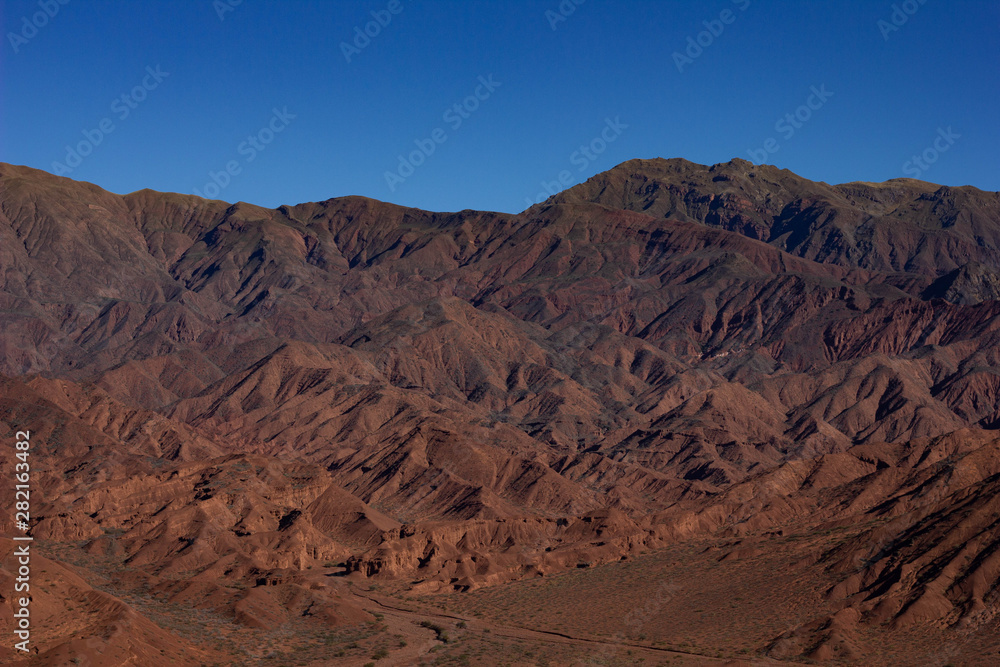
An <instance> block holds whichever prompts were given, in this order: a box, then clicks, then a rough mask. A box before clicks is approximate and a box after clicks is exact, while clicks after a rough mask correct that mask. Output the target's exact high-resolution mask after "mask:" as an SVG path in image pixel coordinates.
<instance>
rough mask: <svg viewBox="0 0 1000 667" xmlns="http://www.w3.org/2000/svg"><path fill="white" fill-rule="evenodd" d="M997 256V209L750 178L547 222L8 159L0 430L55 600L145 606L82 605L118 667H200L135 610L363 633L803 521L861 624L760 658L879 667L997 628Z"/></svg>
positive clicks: (658, 185)
mask: <svg viewBox="0 0 1000 667" xmlns="http://www.w3.org/2000/svg"><path fill="white" fill-rule="evenodd" d="M998 248H1000V196H998V195H997V193H988V192H981V191H979V190H976V189H974V188H968V187H963V188H951V187H939V186H935V185H932V184H929V183H923V182H919V181H912V180H908V179H896V180H893V181H889V182H887V183H882V184H870V183H849V184H843V185H827V184H825V183H813V182H811V181H807V180H805V179H802V178H799V177H797V176H795V175H794V174H791V173H790V172H787V171H784V170H778V169H775V168H773V167H768V166H754V165H752V164H750V163H748V162H745V161H742V160H733V161H732V162H729V163H726V164H720V165H714V166H712V167H705V166H701V165H695V164H693V163H690V162H687V161H684V160H632V161H629V162H626V163H624V164H622V165H619V166H618V167H616V168H615V169H612V170H611V171H609V172H606V173H604V174H599V175H598V176H595V177H594V178H592V179H590V180H589V181H587V182H586V183H584V184H581V185H579V186H576V187H574V188H571V189H570V190H568V191H566V192H564V193H561V194H559V195H557V196H555V197H553V198H551V199H550V200H548V201H547V202H545V203H543V204H540V205H537V206H534V207H532V208H530V209H528V210H527V211H525V212H523V213H521V214H518V215H506V214H499V213H488V212H479V211H462V212H459V213H449V214H443V213H431V212H426V211H420V210H415V209H408V208H403V207H399V206H394V205H390V204H384V203H381V202H377V201H373V200H369V199H365V198H361V197H346V198H341V199H331V200H328V201H325V202H314V203H306V204H299V205H296V206H282V207H279V208H277V209H264V208H260V207H257V206H253V205H249V204H245V203H242V202H241V203H237V204H232V205H228V204H225V203H222V202H217V201H214V202H209V201H206V200H202V199H199V198H197V197H191V196H185V195H177V194H164V193H156V192H152V191H148V190H143V191H140V192H136V193H132V194H130V195H126V196H118V195H114V194H111V193H108V192H105V191H103V190H101V189H100V188H97V187H96V186H93V185H90V184H86V183H77V182H74V181H70V180H68V179H63V178H57V177H54V176H51V175H49V174H46V173H44V172H40V171H37V170H33V169H29V168H26V167H17V166H13V165H6V164H2V165H0V269H2V271H0V332H2V333H0V374H2V376H0V436H3V437H6V438H7V440H6V441H7V442H10V441H11V438H12V437H13V433H14V432H15V431H17V430H22V429H25V428H30V429H31V430H32V432H33V436H32V437H33V442H37V443H38V445H37V446H36V448H35V449H34V450H33V453H32V456H33V457H35V458H34V459H33V460H35V461H36V462H37V464H38V468H37V469H38V471H39V473H38V478H37V481H36V482H35V483H36V484H37V488H38V493H37V497H38V500H37V501H36V503H35V505H34V509H33V520H32V530H33V534H34V535H35V537H36V538H37V539H38V540H39V541H40V543H43V544H49V545H53V547H52V548H53V550H52V551H51V552H48V554H47V557H48V558H49V559H50V560H49V561H46V562H47V563H51V568H52V571H53V572H56V571H57V570H58V569H59V568H63V569H65V571H66V572H69V571H70V570H69V569H68V568H70V567H74V568H76V571H77V572H78V575H74V576H79V577H83V578H84V579H86V578H88V577H90V578H91V579H92V581H93V583H94V584H96V582H97V581H98V579H100V581H102V582H103V583H102V584H101V585H102V586H103V585H105V584H107V586H111V587H114V590H115V591H116V592H120V593H121V596H120V597H115V596H114V595H111V594H110V593H104V592H101V591H97V590H94V591H87V589H86V588H85V587H86V586H87V585H88V584H84V583H80V582H77V583H74V586H76V587H77V588H76V589H74V592H73V593H72V595H76V596H78V597H79V596H83V597H81V598H80V599H81V602H80V604H81V605H83V604H87V605H91V606H94V605H96V607H94V609H95V610H94V611H88V612H87V614H88V616H87V619H90V620H88V621H87V623H91V624H93V623H98V624H103V625H101V626H100V627H102V628H103V627H109V628H110V627H124V626H122V625H121V624H122V623H125V621H124V620H122V619H126V620H127V621H128V623H129V624H130V625H129V628H132V629H131V630H129V631H130V632H135V633H137V635H136V636H138V637H140V640H138V641H137V643H136V644H135V646H133V647H132V648H128V647H127V646H125V645H119V644H117V643H115V642H116V641H117V640H114V639H113V637H114V636H117V635H114V634H113V633H112V634H111V635H108V637H112V638H111V639H107V640H106V641H107V642H108V643H107V644H106V645H105V644H102V645H101V647H91V648H93V650H95V651H98V648H99V649H100V650H99V651H98V652H99V653H100V652H104V651H107V652H108V655H112V654H113V655H116V656H117V655H119V653H120V654H121V655H120V658H119V657H116V658H114V659H115V660H119V661H120V662H121V663H122V664H125V662H126V661H127V660H132V661H133V663H136V661H137V664H160V663H159V662H156V660H161V659H162V660H165V661H166V662H164V663H163V664H168V663H169V654H168V653H162V652H161V651H160V647H161V645H162V644H163V642H166V641H168V639H165V638H164V637H165V636H166V635H163V636H161V634H160V633H164V632H167V631H166V630H164V629H163V628H161V627H159V626H158V625H156V623H154V621H153V620H150V619H151V618H153V616H150V617H148V618H147V616H146V615H144V612H141V611H137V610H136V609H135V608H133V607H131V606H129V604H130V603H128V602H125V601H123V600H124V598H126V597H128V596H129V595H138V594H139V593H137V591H141V592H142V594H143V595H147V594H149V592H150V591H152V592H153V593H152V594H153V595H154V599H155V600H158V601H159V603H162V604H166V605H178V604H186V605H193V606H196V607H198V608H199V609H203V610H204V611H205V613H211V614H216V615H218V617H219V618H224V619H226V622H227V623H233V624H235V625H236V626H239V627H244V628H256V629H259V630H268V631H270V630H275V629H280V628H287V627H290V624H292V625H294V624H295V623H300V622H302V621H301V618H303V617H306V618H308V619H312V620H315V621H316V622H322V623H325V624H327V625H328V626H344V625H350V624H357V623H363V622H365V621H371V619H372V616H371V615H369V614H368V612H367V611H366V609H367V607H365V605H366V604H367V603H366V602H363V601H359V600H358V599H357V598H356V597H351V594H350V593H349V591H348V590H347V588H346V585H345V584H344V583H343V582H344V581H354V580H355V579H357V578H362V579H370V580H373V581H380V582H396V583H399V584H400V585H403V584H405V585H406V586H410V587H412V589H413V590H414V591H418V592H442V591H456V590H457V591H473V590H480V589H483V588H484V587H489V586H495V585H499V584H503V583H505V582H516V581H519V580H524V579H533V578H538V577H543V578H544V577H547V576H549V575H553V574H559V573H563V572H567V571H576V570H588V569H590V568H596V569H595V570H594V571H595V572H597V571H598V570H599V569H600V568H598V566H600V565H604V564H608V563H613V562H620V561H622V559H629V558H633V557H635V556H637V555H638V554H642V553H645V552H656V551H658V550H662V549H665V548H667V547H669V546H671V545H677V544H687V543H695V542H698V541H703V540H717V539H725V540H729V539H740V540H742V539H750V538H753V539H754V540H756V541H755V542H754V543H753V544H754V545H753V546H746V547H740V548H732V549H729V550H728V551H726V553H725V555H724V557H722V558H721V559H720V560H719V563H721V564H723V565H724V566H726V567H729V566H732V567H736V566H737V565H736V564H739V563H745V562H755V561H756V560H759V559H761V558H763V557H765V556H767V555H768V554H770V553H771V551H772V547H769V546H768V543H767V539H768V538H767V536H773V535H783V534H786V533H787V531H789V530H792V529H793V527H794V529H795V530H801V531H806V532H809V534H810V535H813V538H814V539H815V540H817V542H816V547H815V549H813V550H812V551H811V552H810V554H811V555H810V556H809V558H807V559H806V560H804V561H803V563H805V564H804V565H802V567H804V568H807V569H809V571H815V572H821V573H823V576H824V577H832V578H833V579H838V578H839V580H838V581H836V583H833V584H830V586H829V587H828V590H827V591H826V592H825V593H824V594H825V595H826V596H827V599H828V600H830V601H831V604H836V605H839V610H836V611H834V612H831V614H829V615H826V616H824V615H818V616H817V617H816V618H814V619H811V620H809V621H808V622H805V623H791V624H790V626H791V628H792V629H790V630H788V631H787V632H785V633H784V634H781V635H780V636H778V635H775V636H773V637H771V639H770V642H769V643H768V644H767V646H758V647H757V649H759V650H761V651H766V652H769V653H770V654H771V655H772V656H775V657H782V658H787V657H789V656H802V655H804V656H808V657H810V658H812V659H817V660H828V659H839V658H842V659H846V660H860V659H862V658H861V657H859V656H864V655H865V651H866V650H867V649H866V646H868V644H866V643H865V642H866V641H868V640H867V639H865V637H867V635H866V633H870V632H882V631H885V632H890V631H894V630H892V629H893V628H896V629H905V628H911V627H924V626H929V625H933V626H934V627H944V628H952V627H961V628H962V629H963V631H964V632H972V633H975V632H978V631H979V629H980V628H983V627H986V625H985V624H986V623H987V621H988V619H991V618H993V615H995V612H996V609H997V600H996V597H995V590H996V588H997V582H998V573H1000V569H998V566H997V562H995V561H997V557H996V554H995V553H994V552H995V550H996V544H997V536H996V535H994V534H993V533H994V532H995V528H996V526H995V525H994V523H995V521H994V516H995V514H996V510H997V508H996V507H995V506H994V505H995V501H994V498H995V491H996V489H995V488H994V487H996V484H997V480H996V476H997V475H1000V464H998V460H1000V454H998V451H1000V449H998V444H997V443H998V441H997V440H996V439H995V437H994V435H995V434H994V433H993V430H994V429H996V428H997V427H998V425H1000V408H998V406H1000V301H998V299H1000V281H998V276H1000V250H998ZM8 436H9V437H8ZM0 521H2V522H7V523H4V527H5V528H6V529H10V528H11V525H10V524H9V521H10V518H3V519H2V520H0ZM849 526H855V527H856V528H854V529H851V530H853V532H852V533H851V535H850V536H849V538H845V539H843V540H839V541H834V540H833V539H832V538H829V537H828V536H829V535H830V534H831V533H830V531H839V530H841V529H845V528H843V527H849ZM810 531H812V532H810ZM60 558H65V559H66V560H65V563H73V564H74V565H72V566H70V565H68V564H64V563H63V561H62V560H60ZM98 562H100V563H104V564H105V565H101V566H100V567H99V566H98V565H97V564H95V563H98ZM112 566H113V568H114V569H115V571H116V572H118V574H115V575H113V576H112V575H109V574H107V573H106V572H105V570H103V569H102V568H112ZM60 571H61V570H60ZM60 576H62V575H60ZM67 577H68V575H67ZM66 580H67V581H69V579H68V578H67V579H66ZM74 581H75V580H74ZM82 581H83V580H82V579H81V582H82ZM88 581H90V580H89V579H88ZM90 585H93V584H90ZM81 591H86V595H84V593H83V592H81ZM101 596H104V597H101ZM84 597H85V598H86V602H84V601H83V598H84ZM98 598H100V599H98ZM74 599H75V598H74ZM151 604H152V603H151ZM154 606H155V605H154ZM98 607H99V609H98ZM88 609H90V607H88ZM150 613H152V612H150ZM319 619H321V620H319ZM80 623H83V621H80ZM116 624H117V625H116ZM78 625H79V624H78ZM75 627H76V626H74V628H75ZM79 627H81V628H82V627H84V625H80V626H79ZM87 627H90V626H87ZM94 627H97V626H94ZM880 628H881V629H880ZM887 628H888V629H887ZM900 631H903V630H900ZM75 632H77V630H71V631H67V632H62V630H60V631H59V632H54V633H53V634H52V635H51V636H50V637H47V638H46V639H45V640H44V641H45V643H44V646H45V650H46V651H49V652H50V654H51V655H50V658H51V660H50V662H51V661H56V662H58V660H62V659H70V657H71V655H72V654H73V651H83V650H86V651H90V650H91V648H87V647H79V646H76V645H75V644H73V641H75V640H74V639H73V638H72V636H71V635H73V636H75V635H74V634H73V633H75ZM87 632H90V630H88V631H87ZM93 632H97V630H93ZM102 632H103V631H102ZM122 632H124V630H122ZM60 633H61V634H60ZM105 634H107V633H105ZM169 641H173V640H172V639H169ZM192 650H193V651H201V650H205V651H208V652H206V653H205V657H204V659H203V660H201V661H202V662H209V663H210V662H212V661H213V660H214V659H215V658H214V657H213V655H214V654H212V652H211V651H210V650H208V649H204V648H203V647H194V648H192ZM116 651H118V652H119V653H115V652H116ZM161 653H162V655H163V656H167V657H164V658H161ZM102 654H103V653H102ZM88 655H89V654H88ZM154 658H155V659H154ZM147 660H153V662H148V661H147ZM56 662H53V663H52V664H56ZM101 664H118V663H115V662H108V663H101Z"/></svg>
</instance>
